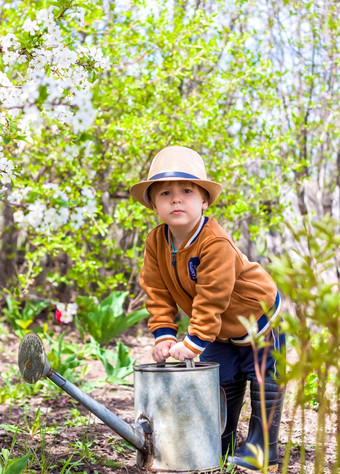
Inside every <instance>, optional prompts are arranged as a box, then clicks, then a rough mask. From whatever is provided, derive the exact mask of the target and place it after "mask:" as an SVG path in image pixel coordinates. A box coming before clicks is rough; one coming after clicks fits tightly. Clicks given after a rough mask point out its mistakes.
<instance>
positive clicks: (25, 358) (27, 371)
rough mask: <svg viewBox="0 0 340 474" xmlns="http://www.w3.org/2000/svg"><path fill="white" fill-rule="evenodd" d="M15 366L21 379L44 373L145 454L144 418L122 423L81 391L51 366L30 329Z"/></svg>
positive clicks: (33, 378) (34, 379) (31, 380)
mask: <svg viewBox="0 0 340 474" xmlns="http://www.w3.org/2000/svg"><path fill="white" fill-rule="evenodd" d="M18 362H19V369H20V372H21V375H22V376H23V378H24V380H25V381H26V382H28V383H35V382H37V381H38V380H39V379H40V378H41V377H48V378H49V379H50V380H52V382H53V383H55V384H56V385H58V387H60V388H61V389H62V390H64V391H65V392H66V393H68V394H69V395H70V396H71V397H72V398H74V399H75V400H77V401H78V402H79V403H80V404H81V405H83V406H84V407H85V408H87V409H88V410H89V411H90V412H91V413H93V414H94V415H95V416H96V417H97V418H99V419H100V420H102V421H103V423H105V424H106V425H107V426H109V427H110V428H111V429H112V430H113V431H115V432H116V433H118V434H119V435H120V436H121V437H122V438H124V439H125V440H126V441H128V442H129V443H131V444H132V445H133V446H134V447H135V448H136V449H138V451H140V452H141V453H143V454H147V450H148V449H147V442H146V437H147V434H149V433H150V432H151V427H150V424H149V423H148V420H146V419H143V418H141V419H140V420H138V421H137V422H136V423H134V424H129V423H126V422H125V421H123V420H121V419H120V418H119V417H118V416H117V415H115V414H114V413H112V412H111V411H109V410H108V409H107V408H105V407H104V406H103V405H102V404H100V403H98V402H97V401H96V400H94V399H93V398H92V397H90V396H89V395H87V394H86V393H84V392H83V391H82V390H80V389H79V388H78V387H76V386H75V385H73V384H72V383H71V382H69V381H68V380H66V379H65V378H64V377H62V376H61V375H60V374H58V373H57V372H55V371H54V370H53V369H51V367H50V364H49V362H48V359H47V356H46V353H45V350H44V346H43V342H42V340H41V339H40V337H39V336H38V335H37V334H36V333H33V332H30V333H28V334H26V335H25V336H24V338H23V339H22V341H21V343H20V347H19V357H18Z"/></svg>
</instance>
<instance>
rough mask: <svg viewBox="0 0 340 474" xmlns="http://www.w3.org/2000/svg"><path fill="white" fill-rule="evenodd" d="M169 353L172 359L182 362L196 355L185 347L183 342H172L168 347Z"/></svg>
mask: <svg viewBox="0 0 340 474" xmlns="http://www.w3.org/2000/svg"><path fill="white" fill-rule="evenodd" d="M170 355H171V357H173V358H174V359H177V360H180V361H182V362H184V359H194V358H195V357H196V356H197V354H195V352H192V351H191V350H190V349H188V348H187V347H185V345H184V344H183V342H177V344H174V345H173V346H172V347H171V349H170Z"/></svg>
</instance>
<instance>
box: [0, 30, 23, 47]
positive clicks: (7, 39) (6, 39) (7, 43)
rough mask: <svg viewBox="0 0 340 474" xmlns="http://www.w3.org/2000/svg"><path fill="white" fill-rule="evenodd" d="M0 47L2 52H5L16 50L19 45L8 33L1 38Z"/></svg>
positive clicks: (12, 35) (11, 34)
mask: <svg viewBox="0 0 340 474" xmlns="http://www.w3.org/2000/svg"><path fill="white" fill-rule="evenodd" d="M1 46H2V49H3V50H4V51H7V50H9V49H10V48H18V47H19V46H20V43H19V41H18V39H17V37H16V36H15V35H14V34H13V33H8V35H6V36H3V37H2V38H1Z"/></svg>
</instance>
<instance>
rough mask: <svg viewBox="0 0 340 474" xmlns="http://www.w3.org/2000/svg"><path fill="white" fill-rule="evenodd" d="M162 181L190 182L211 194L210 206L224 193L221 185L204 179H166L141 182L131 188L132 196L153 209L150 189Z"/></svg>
mask: <svg viewBox="0 0 340 474" xmlns="http://www.w3.org/2000/svg"><path fill="white" fill-rule="evenodd" d="M160 181H190V182H192V183H194V184H196V185H197V186H200V187H201V188H203V189H205V190H206V191H207V193H208V194H209V197H210V199H209V206H211V205H212V204H213V203H214V202H215V201H216V200H217V198H218V197H219V195H220V194H221V192H222V186H221V185H220V183H216V182H215V181H209V180H203V179H178V177H166V178H162V179H157V180H148V181H140V182H139V183H136V184H134V185H133V186H131V188H130V194H131V195H132V197H133V198H134V199H136V201H138V202H140V203H141V204H143V206H145V207H148V208H149V209H153V206H152V203H151V202H150V201H149V199H148V193H147V190H148V188H149V187H150V186H151V185H152V184H154V183H159V182H160Z"/></svg>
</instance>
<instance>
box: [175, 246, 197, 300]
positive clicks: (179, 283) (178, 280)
mask: <svg viewBox="0 0 340 474" xmlns="http://www.w3.org/2000/svg"><path fill="white" fill-rule="evenodd" d="M171 265H172V266H173V267H174V270H175V275H176V280H177V283H178V285H179V287H180V288H181V290H182V291H184V293H185V294H186V295H187V296H189V298H190V299H192V296H191V295H190V294H189V293H188V292H187V290H186V289H184V288H183V286H182V283H181V280H180V279H179V275H178V271H177V265H176V252H172V253H171Z"/></svg>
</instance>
